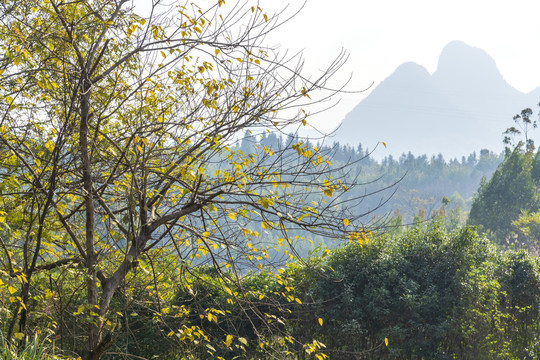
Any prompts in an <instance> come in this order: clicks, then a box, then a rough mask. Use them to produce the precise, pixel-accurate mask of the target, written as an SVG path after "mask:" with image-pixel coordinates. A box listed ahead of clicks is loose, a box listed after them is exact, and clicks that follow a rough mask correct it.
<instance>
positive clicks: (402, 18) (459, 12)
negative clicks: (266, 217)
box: [260, 0, 540, 130]
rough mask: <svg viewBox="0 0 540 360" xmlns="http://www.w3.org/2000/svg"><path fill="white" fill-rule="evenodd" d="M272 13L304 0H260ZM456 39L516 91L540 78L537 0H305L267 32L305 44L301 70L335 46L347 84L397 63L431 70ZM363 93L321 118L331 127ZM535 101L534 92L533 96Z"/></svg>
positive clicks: (319, 64)
mask: <svg viewBox="0 0 540 360" xmlns="http://www.w3.org/2000/svg"><path fill="white" fill-rule="evenodd" d="M260 3H261V6H262V7H263V9H264V10H265V11H266V12H267V13H268V14H269V15H270V14H272V13H274V12H277V11H279V10H280V9H282V8H283V7H285V6H287V4H288V5H289V9H288V10H287V13H289V14H291V13H294V10H295V9H298V8H299V7H301V6H302V4H303V0H294V1H291V0H260ZM452 40H461V41H464V42H465V43H467V44H469V45H471V46H475V47H479V48H481V49H483V50H485V51H486V52H487V53H488V54H489V55H491V56H492V57H493V58H494V60H495V62H496V63H497V66H498V68H499V70H500V72H501V73H502V75H503V77H504V78H505V79H506V81H507V82H509V83H510V85H512V86H513V87H515V88H516V89H518V90H520V91H522V92H529V91H531V90H533V89H534V88H536V87H537V86H540V1H538V0H513V1H509V0H452V1H441V0H407V1H404V0H371V1H367V0H333V1H328V0H307V1H306V4H305V6H304V9H303V10H302V11H301V12H300V13H299V14H298V15H297V16H296V17H295V18H293V19H292V20H291V21H290V22H289V23H287V24H285V25H283V27H282V28H280V29H278V30H276V31H275V32H274V33H273V34H272V35H271V36H270V37H269V38H268V42H269V44H272V45H280V46H281V47H282V48H283V49H284V50H285V49H290V50H293V51H294V50H301V49H304V54H305V58H306V72H308V73H309V72H311V73H316V72H317V71H318V70H319V69H322V68H324V66H325V65H327V64H328V63H329V62H330V61H331V60H332V59H333V57H334V56H335V55H337V54H338V53H339V51H340V50H341V48H345V49H346V50H347V52H348V53H349V55H350V57H349V61H348V62H347V64H346V66H345V67H344V68H343V69H342V71H341V74H342V76H341V77H339V78H336V84H340V83H341V82H343V81H344V80H345V79H347V78H348V77H349V76H350V74H351V73H352V74H353V79H352V82H351V83H350V85H349V87H348V89H350V90H361V89H364V88H366V87H367V86H369V84H371V83H372V82H373V83H374V84H375V85H377V84H378V83H380V82H381V81H382V80H384V79H385V78H386V77H387V76H388V75H390V74H391V73H392V72H393V71H394V70H395V69H396V68H397V67H398V66H399V65H400V64H402V63H404V62H407V61H414V62H416V63H418V64H420V65H422V66H424V67H426V68H427V69H428V71H429V72H430V73H433V72H434V71H435V70H436V67H437V61H438V57H439V54H440V53H441V50H442V49H443V47H444V46H445V45H446V44H447V43H449V42H450V41H452ZM366 95H367V93H366V92H364V93H361V94H353V95H343V96H342V100H341V102H340V103H339V104H338V105H337V106H336V107H335V108H333V109H331V110H329V111H328V112H326V113H325V114H323V115H319V116H318V117H317V118H315V120H316V121H317V120H318V121H317V122H319V121H321V120H322V119H326V120H325V122H324V123H320V126H322V127H323V128H326V129H327V130H329V129H332V128H333V127H335V126H336V125H337V124H338V123H339V122H340V121H341V120H342V119H343V117H344V116H345V115H346V114H347V113H348V112H349V111H351V110H352V108H353V107H354V106H355V105H356V104H357V103H358V102H360V100H361V99H362V98H364V97H365V96H366ZM538 100H539V101H540V99H538Z"/></svg>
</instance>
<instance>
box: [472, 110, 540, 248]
mask: <svg viewBox="0 0 540 360" xmlns="http://www.w3.org/2000/svg"><path fill="white" fill-rule="evenodd" d="M531 113H532V111H531V110H530V109H526V110H523V111H522V115H521V116H516V117H515V118H514V120H515V121H516V122H518V123H520V122H519V121H518V120H521V122H522V123H523V125H522V128H523V129H524V130H523V133H524V136H525V141H524V142H521V141H520V142H518V143H517V144H515V146H514V148H513V149H512V148H510V147H507V148H506V153H505V158H504V161H503V162H502V163H501V164H500V165H499V167H498V168H497V170H496V171H495V173H494V174H493V176H492V177H491V179H490V180H489V181H487V180H486V179H483V181H482V183H481V185H480V188H479V189H478V193H477V195H476V196H475V199H474V202H473V204H472V207H471V211H470V215H469V220H468V222H469V223H470V224H473V225H477V226H479V227H480V228H481V229H483V230H484V231H486V232H488V233H489V234H490V237H491V238H492V240H494V241H496V242H497V243H499V244H515V245H517V246H521V247H526V248H535V247H536V246H537V245H538V240H539V238H538V212H539V211H540V149H539V150H537V151H536V152H535V147H534V142H533V141H532V140H531V139H530V138H529V137H528V135H527V134H528V130H527V129H528V127H532V125H531V124H534V127H536V121H534V122H532V121H531V119H530V118H529V116H530V114H531ZM534 127H533V128H534ZM529 131H530V129H529ZM506 133H511V134H513V135H519V134H521V132H520V131H519V130H517V129H516V128H515V127H511V128H510V129H509V130H507V131H506ZM505 143H506V144H511V143H512V142H511V138H510V137H509V136H508V135H507V137H506V138H505Z"/></svg>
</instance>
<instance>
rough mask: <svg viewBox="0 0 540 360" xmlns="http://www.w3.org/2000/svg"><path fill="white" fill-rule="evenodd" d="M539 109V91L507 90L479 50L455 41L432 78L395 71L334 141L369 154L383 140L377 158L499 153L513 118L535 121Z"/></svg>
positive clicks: (405, 68)
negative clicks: (525, 115)
mask: <svg viewBox="0 0 540 360" xmlns="http://www.w3.org/2000/svg"><path fill="white" fill-rule="evenodd" d="M539 102H540V88H538V89H536V90H534V91H532V92H531V93H528V94H524V93H522V92H520V91H518V90H516V89H514V88H513V87H512V86H510V85H509V84H508V83H507V82H506V81H505V80H504V78H503V77H502V75H501V74H500V72H499V70H498V69H497V66H496V64H495V61H494V60H493V59H492V58H491V57H490V56H489V55H488V54H487V53H486V52H485V51H483V50H481V49H478V48H474V47H471V46H469V45H467V44H465V43H463V42H459V41H454V42H451V43H450V44H448V45H447V46H446V47H445V48H444V49H443V51H442V53H441V56H440V58H439V63H438V67H437V70H436V71H435V72H434V73H433V74H430V73H429V72H428V71H427V70H426V69H425V68H424V67H422V66H420V65H418V64H415V63H405V64H402V65H400V66H399V67H398V68H397V69H396V70H395V71H394V73H393V74H391V75H390V76H389V77H388V78H386V79H385V80H384V81H383V82H381V83H380V84H379V85H378V86H377V87H376V88H375V89H374V90H373V91H372V93H371V94H370V95H369V96H368V97H367V98H365V99H364V100H363V101H361V102H360V103H359V104H358V105H357V106H356V107H355V108H354V109H353V110H352V111H351V112H350V113H349V114H348V115H347V116H346V117H345V119H344V120H343V122H342V123H341V125H340V127H339V128H338V129H337V131H336V133H335V136H334V140H335V141H339V142H340V143H342V144H343V143H347V144H349V145H352V146H357V145H358V144H359V143H361V144H362V145H363V146H364V148H365V147H366V146H367V147H369V148H370V149H373V147H374V146H375V145H376V144H377V143H378V142H379V141H384V142H385V143H386V144H387V149H379V150H378V151H377V152H376V154H375V156H376V157H378V158H379V157H380V158H382V157H384V156H386V155H390V154H391V155H393V156H399V155H401V154H402V153H407V152H409V151H411V152H413V153H415V154H428V155H432V154H439V153H442V154H443V155H444V157H445V158H446V159H449V158H454V157H457V158H460V157H461V156H463V155H468V154H470V153H472V152H473V151H477V152H478V151H479V150H480V149H483V148H487V149H490V150H494V151H497V152H498V151H502V149H503V145H502V139H503V135H502V132H503V131H504V130H505V129H507V128H508V127H509V126H511V125H512V124H513V121H512V118H513V116H514V115H515V114H517V113H519V112H520V111H521V110H522V109H524V108H526V107H530V108H531V109H533V111H534V113H535V116H536V114H537V112H538V107H537V105H536V104H538V103H539ZM536 132H537V133H538V132H540V131H536ZM536 140H537V143H538V140H540V137H539V136H538V134H536Z"/></svg>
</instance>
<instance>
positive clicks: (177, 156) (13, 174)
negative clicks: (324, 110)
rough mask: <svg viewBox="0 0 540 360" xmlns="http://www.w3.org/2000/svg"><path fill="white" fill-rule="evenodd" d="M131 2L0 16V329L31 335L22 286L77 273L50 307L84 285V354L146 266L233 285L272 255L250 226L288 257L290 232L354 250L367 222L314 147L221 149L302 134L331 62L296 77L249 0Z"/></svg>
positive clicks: (105, 340) (61, 5)
mask: <svg viewBox="0 0 540 360" xmlns="http://www.w3.org/2000/svg"><path fill="white" fill-rule="evenodd" d="M130 3H131V2H129V1H127V0H76V1H68V2H66V1H58V0H49V1H42V2H40V3H39V4H36V3H34V2H30V1H17V2H15V1H13V0H6V1H4V2H2V4H1V5H0V7H1V9H2V14H3V15H2V19H1V25H0V46H1V47H2V49H3V52H4V54H5V55H4V57H3V58H2V59H1V61H0V63H1V64H2V66H1V68H2V70H1V71H2V75H1V78H0V85H1V87H0V109H1V111H2V114H1V124H0V126H1V137H0V139H1V140H0V141H1V148H0V150H1V161H2V167H1V170H0V172H1V176H2V178H3V181H4V184H3V185H2V193H1V199H2V202H3V204H4V209H5V211H4V212H5V213H6V214H4V216H2V217H1V218H0V220H2V221H1V223H2V225H3V227H2V238H1V240H2V242H1V249H2V252H3V253H2V266H3V267H4V270H6V271H7V273H9V274H10V275H11V277H12V279H13V281H15V282H18V283H19V285H20V290H17V291H18V293H17V294H18V296H13V298H12V321H11V323H10V328H9V334H8V335H9V337H18V338H20V339H24V337H25V336H26V335H27V334H28V332H29V331H30V330H29V329H28V326H27V319H29V317H30V314H31V311H32V309H31V306H32V304H31V301H30V300H31V297H32V296H34V295H32V294H31V291H30V290H31V289H32V288H34V289H36V290H35V291H36V292H38V291H39V290H38V289H39V286H40V285H39V284H38V282H37V281H34V279H35V278H36V276H37V274H42V273H45V272H51V271H53V270H54V271H59V269H68V268H69V269H75V271H76V274H77V275H81V276H80V277H79V283H75V284H73V286H72V288H70V289H65V288H62V289H63V290H61V289H60V286H58V289H57V291H65V293H60V294H58V296H59V297H61V298H62V301H63V302H64V304H66V303H69V302H70V301H72V300H71V299H72V297H73V296H74V294H76V293H79V292H80V291H83V289H85V291H86V300H85V304H84V306H82V307H81V308H80V309H79V311H78V312H77V313H76V314H75V316H80V319H81V321H87V332H86V334H85V338H86V340H85V346H84V348H83V349H79V353H80V354H81V356H82V357H83V359H88V360H90V359H99V358H101V357H102V356H103V355H104V354H105V353H106V352H107V351H108V349H109V348H110V347H111V345H112V344H113V343H114V340H115V336H116V333H117V332H115V329H114V327H113V326H112V325H111V324H112V323H114V321H115V319H116V318H117V317H118V316H119V315H118V314H117V313H115V312H113V311H111V301H112V300H113V298H114V296H115V295H116V294H118V291H119V287H120V286H126V287H129V284H128V281H127V277H128V275H129V274H137V272H139V271H141V270H140V267H138V266H137V264H139V261H147V260H145V259H146V258H145V256H148V259H152V256H157V255H156V254H159V256H162V255H163V254H164V253H167V254H169V255H170V254H174V255H175V256H176V258H177V259H178V261H177V262H176V263H175V264H174V265H175V266H177V267H178V269H185V268H189V267H190V266H193V264H194V263H196V262H197V261H201V262H202V261H203V260H202V259H208V261H209V262H210V263H212V264H213V265H214V266H215V267H216V268H217V269H222V268H228V269H229V270H232V271H233V274H236V276H238V277H239V276H240V275H241V271H242V269H245V268H246V267H247V266H251V268H253V269H256V268H259V269H260V268H261V267H262V266H263V265H266V264H267V263H268V262H270V260H271V256H270V255H269V249H270V248H271V246H265V245H261V244H262V242H263V241H262V240H260V241H255V240H254V239H256V238H257V232H256V231H254V230H253V229H254V226H255V225H254V224H257V226H260V227H262V229H264V230H268V231H270V232H272V233H273V234H278V235H276V236H279V238H280V242H284V243H285V244H287V246H288V248H289V249H290V250H289V251H293V252H294V247H295V239H294V236H291V234H293V233H294V232H295V231H307V232H310V233H314V234H320V235H322V236H325V237H329V238H336V239H347V238H348V239H353V240H355V239H358V238H360V237H361V229H363V227H364V225H366V224H364V223H363V222H362V218H360V217H358V216H354V214H352V213H351V212H350V209H351V208H353V207H354V205H355V204H356V203H358V202H359V201H361V198H344V197H340V195H341V194H343V193H345V192H347V190H348V189H349V188H350V187H352V186H354V185H355V184H354V183H351V181H350V180H347V174H346V168H341V169H336V168H333V167H332V166H331V165H330V162H329V161H328V160H327V159H326V158H325V157H324V154H322V153H321V152H320V151H319V150H318V149H316V148H314V147H310V146H308V145H307V144H306V143H302V142H295V143H290V144H289V145H288V147H287V148H284V149H270V148H267V147H261V148H260V149H256V148H255V150H254V151H253V153H250V154H246V153H243V152H242V151H240V150H238V149H237V148H234V146H233V144H234V142H235V141H237V140H238V139H239V136H240V135H241V134H243V133H244V131H246V130H249V129H270V130H271V131H275V132H287V131H289V129H291V126H293V127H294V126H302V125H305V122H306V117H307V115H306V112H305V110H304V108H305V107H306V106H308V105H310V103H312V101H311V98H310V96H311V94H313V93H316V92H317V91H320V90H322V91H323V93H324V91H327V92H326V94H327V95H332V91H331V90H329V89H326V82H327V80H328V79H329V77H331V76H332V75H333V74H334V73H335V72H336V71H337V70H338V69H339V68H340V66H341V65H342V63H343V60H344V54H339V55H338V57H337V58H336V60H335V62H334V63H332V64H330V66H329V67H328V68H327V70H326V71H325V72H324V74H322V75H321V76H319V77H317V78H306V77H304V76H303V75H302V74H301V72H300V70H301V68H302V61H301V59H297V58H296V57H292V58H287V57H286V56H283V55H280V54H279V53H276V52H275V51H274V49H272V48H268V47H265V46H264V42H263V40H264V36H265V35H266V34H267V33H268V32H270V31H271V30H272V29H274V28H275V27H276V26H277V25H279V19H278V17H276V16H269V15H267V14H266V13H265V12H264V11H263V9H261V7H260V6H259V4H258V3H256V2H248V1H245V2H244V1H238V2H233V3H232V4H228V3H227V4H225V1H221V0H218V1H217V2H209V1H207V2H205V1H200V2H195V3H189V2H186V3H184V4H181V3H177V4H174V5H165V4H161V3H160V1H153V2H152V7H151V9H149V10H148V12H146V13H144V14H140V15H139V14H137V12H136V11H135V10H136V9H134V8H132V7H130ZM204 5H207V7H206V8H203V6H204ZM281 114H285V115H287V116H286V117H285V116H284V115H281ZM291 114H292V115H291ZM367 195H368V194H366V196H367ZM257 244H259V245H257ZM256 245H257V246H259V248H258V249H257V246H256ZM261 246H262V247H261ZM255 251H257V254H254V252H255ZM60 274H63V275H62V276H64V275H65V272H63V270H62V271H61V272H60ZM221 274H222V275H223V273H221ZM58 276H60V275H58ZM49 280H50V283H51V284H52V283H53V281H57V280H55V279H53V277H52V276H51V277H50V279H49ZM126 284H127V285H126ZM6 286H7V285H6ZM51 286H52V285H51ZM11 289H12V287H11V286H10V287H9V290H10V292H11ZM43 289H44V288H41V290H43ZM43 291H44V290H43ZM68 291H71V292H68ZM17 294H15V295H17ZM46 296H47V295H46V294H45V292H43V299H45V298H46ZM83 315H86V317H83ZM259 315H260V316H263V315H262V314H259ZM83 319H87V320H83Z"/></svg>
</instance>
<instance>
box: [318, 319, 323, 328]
mask: <svg viewBox="0 0 540 360" xmlns="http://www.w3.org/2000/svg"><path fill="white" fill-rule="evenodd" d="M322 324H323V320H322V319H321V318H319V325H321V326H322Z"/></svg>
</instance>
